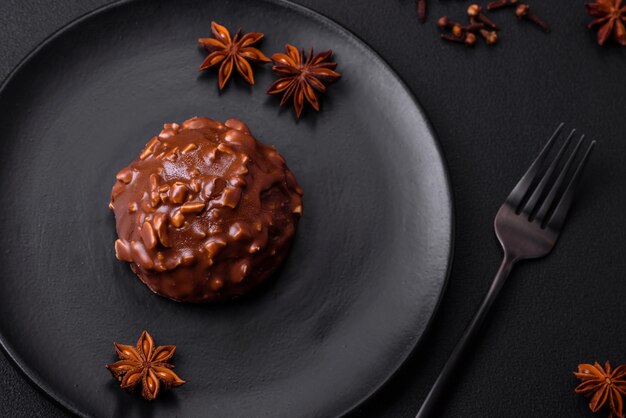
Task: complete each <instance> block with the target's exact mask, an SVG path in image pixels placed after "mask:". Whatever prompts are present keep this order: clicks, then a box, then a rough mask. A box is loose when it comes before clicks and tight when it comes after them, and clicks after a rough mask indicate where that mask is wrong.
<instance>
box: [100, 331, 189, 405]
mask: <svg viewBox="0 0 626 418" xmlns="http://www.w3.org/2000/svg"><path fill="white" fill-rule="evenodd" d="M113 345H115V352H116V353H117V355H118V356H119V357H120V358H121V360H120V361H118V362H116V363H113V364H108V365H107V366H106V368H107V369H109V371H110V372H111V374H112V375H113V377H115V378H116V379H117V380H119V381H120V382H121V384H120V386H121V387H122V389H128V390H133V389H134V388H135V386H137V385H138V384H139V383H140V382H141V386H142V392H141V394H142V395H143V397H144V398H146V399H147V400H149V401H151V400H153V399H154V398H156V397H157V395H158V394H159V388H160V387H161V385H163V386H164V387H166V388H171V387H176V386H180V385H182V384H184V383H185V381H184V380H183V379H181V378H180V377H178V375H177V374H176V373H174V372H173V371H172V370H171V369H173V368H174V366H172V365H171V364H169V363H168V361H169V360H170V359H171V358H172V357H173V356H174V352H175V351H176V346H173V345H164V346H160V347H155V346H154V340H153V339H152V337H151V336H150V334H148V332H147V331H144V332H142V333H141V337H139V340H138V341H137V346H136V347H133V346H132V345H124V344H118V343H113Z"/></svg>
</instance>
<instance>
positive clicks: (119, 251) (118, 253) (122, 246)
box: [115, 239, 133, 263]
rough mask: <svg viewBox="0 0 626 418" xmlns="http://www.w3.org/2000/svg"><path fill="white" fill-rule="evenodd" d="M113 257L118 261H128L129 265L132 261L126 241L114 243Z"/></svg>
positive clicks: (119, 240)
mask: <svg viewBox="0 0 626 418" xmlns="http://www.w3.org/2000/svg"><path fill="white" fill-rule="evenodd" d="M115 257H117V259H118V260H121V261H128V262H129V263H130V262H132V261H133V258H132V257H131V256H130V247H129V246H128V243H127V242H126V241H122V240H121V239H118V240H116V241H115Z"/></svg>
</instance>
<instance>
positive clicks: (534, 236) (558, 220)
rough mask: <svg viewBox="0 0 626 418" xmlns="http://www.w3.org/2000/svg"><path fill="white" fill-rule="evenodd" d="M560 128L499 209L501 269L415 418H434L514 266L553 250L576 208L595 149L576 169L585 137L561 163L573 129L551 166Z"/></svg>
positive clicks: (495, 224)
mask: <svg viewBox="0 0 626 418" xmlns="http://www.w3.org/2000/svg"><path fill="white" fill-rule="evenodd" d="M562 128H563V124H560V125H559V127H558V128H557V129H556V131H555V132H554V134H553V135H552V137H551V138H550V140H549V141H548V143H547V144H546V145H545V146H544V148H543V150H542V151H541V153H540V154H539V156H538V157H537V158H536V159H535V161H533V163H532V164H531V166H530V168H529V169H528V171H526V174H524V176H523V177H522V178H521V179H520V181H519V182H518V183H517V185H516V186H515V187H514V188H513V190H512V191H511V193H510V194H509V196H508V197H507V198H506V200H505V201H504V203H503V204H502V206H501V207H500V210H498V213H497V214H496V219H495V222H494V226H495V231H496V236H497V237H498V240H499V241H500V244H501V245H502V249H503V250H504V258H503V260H502V264H501V265H500V269H499V270H498V272H497V273H496V277H495V278H494V280H493V283H492V284H491V287H490V289H489V291H488V292H487V296H486V297H485V299H484V300H483V303H482V304H481V305H480V308H479V309H478V312H476V314H475V315H474V318H473V319H472V321H471V322H470V324H469V326H468V327H467V329H466V330H465V332H464V334H463V336H462V337H461V339H460V340H459V342H458V343H457V345H456V347H454V350H453V351H452V354H451V355H450V358H449V359H448V361H447V362H446V364H445V366H444V367H443V370H442V371H441V373H440V374H439V377H438V378H437V380H436V381H435V384H434V385H433V387H432V388H431V389H430V392H429V393H428V396H427V397H426V400H425V401H424V403H423V404H422V407H421V408H420V410H419V412H418V413H417V416H416V418H426V417H429V416H431V413H432V412H433V411H434V407H435V404H436V401H437V400H438V399H439V398H440V395H441V394H442V392H443V391H444V390H445V384H446V382H447V381H448V379H449V377H450V375H451V374H452V371H453V369H454V368H455V367H456V366H457V364H458V362H459V360H460V359H461V357H462V354H463V352H464V351H465V349H466V348H467V347H468V346H469V344H470V342H471V341H472V340H473V338H474V336H475V335H476V333H477V331H478V329H479V328H480V326H481V324H482V323H483V321H484V319H485V317H486V316H487V312H488V311H489V308H491V305H493V302H494V301H495V300H496V297H497V296H498V293H499V292H500V289H502V286H503V285H504V282H505V281H506V278H507V277H508V276H509V273H510V272H511V270H512V269H513V266H515V263H517V262H518V261H520V260H525V259H530V258H539V257H543V256H545V255H547V254H548V253H550V251H552V248H554V246H555V244H556V242H557V240H558V238H559V235H560V233H561V230H562V229H563V224H564V223H565V218H566V217H567V213H568V212H569V209H570V207H571V206H572V201H573V199H574V190H575V188H576V184H577V182H578V180H579V179H580V176H581V174H582V172H583V169H584V168H585V165H586V163H587V160H588V159H589V155H590V154H591V151H592V150H593V147H594V146H595V141H591V143H590V144H589V145H588V146H587V149H586V151H585V153H584V155H583V156H582V158H579V161H578V164H577V165H576V168H575V169H574V168H573V167H574V162H575V161H576V160H577V157H578V154H579V153H580V149H581V148H582V145H583V142H584V139H585V136H584V135H582V136H581V137H580V139H579V140H578V141H577V143H576V145H575V147H574V150H573V151H571V152H570V154H569V158H567V160H566V161H565V163H563V159H564V157H565V154H566V153H567V152H566V151H567V148H568V146H569V144H570V142H571V141H572V139H573V137H574V135H575V133H576V131H575V130H572V132H571V133H570V134H569V136H568V137H567V139H566V140H565V142H564V143H563V145H562V146H561V148H560V149H559V150H558V152H557V154H556V156H555V157H554V159H553V160H552V162H551V163H550V164H549V165H548V164H547V162H546V159H547V155H548V153H549V152H550V149H551V148H552V146H553V144H554V142H555V141H556V139H557V138H558V137H559V136H560V133H561V130H562Z"/></svg>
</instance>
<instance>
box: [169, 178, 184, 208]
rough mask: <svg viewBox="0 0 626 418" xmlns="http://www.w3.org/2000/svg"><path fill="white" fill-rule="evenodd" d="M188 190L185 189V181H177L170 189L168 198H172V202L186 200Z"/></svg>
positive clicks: (178, 202) (179, 202)
mask: <svg viewBox="0 0 626 418" xmlns="http://www.w3.org/2000/svg"><path fill="white" fill-rule="evenodd" d="M188 191H189V189H187V185H185V183H181V182H180V181H177V182H176V183H174V185H173V186H172V188H171V189H170V199H172V202H174V203H177V204H181V203H183V202H184V201H185V200H187V192H188Z"/></svg>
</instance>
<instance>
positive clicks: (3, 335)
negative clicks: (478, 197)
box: [0, 0, 452, 417]
mask: <svg viewBox="0 0 626 418" xmlns="http://www.w3.org/2000/svg"><path fill="white" fill-rule="evenodd" d="M211 20H216V21H218V22H220V23H222V24H224V25H226V26H228V27H231V28H237V27H241V28H243V29H244V30H246V31H260V32H264V33H265V34H266V39H265V40H264V43H263V44H262V48H263V50H264V51H266V52H267V53H268V54H269V53H272V52H275V51H278V50H280V49H282V47H283V45H284V44H285V43H286V42H290V43H293V44H295V45H298V46H301V47H305V48H309V47H315V49H316V50H320V51H321V50H325V49H333V50H334V51H335V55H334V56H335V58H336V61H337V62H338V63H339V70H340V71H341V72H342V73H343V75H344V77H343V78H342V80H341V81H340V82H339V83H337V84H336V85H333V86H332V87H330V89H329V90H330V91H329V93H330V94H329V95H328V97H327V98H325V99H324V102H323V109H322V111H321V112H320V113H319V114H316V113H315V112H307V113H306V114H305V115H304V117H303V119H302V120H301V121H300V122H297V121H296V120H295V118H294V116H293V112H292V109H290V108H287V109H284V110H279V108H278V100H277V99H276V98H273V97H269V96H267V95H266V94H265V89H266V88H267V86H268V85H269V84H270V83H271V81H272V80H273V76H272V74H271V71H270V68H269V66H267V67H264V68H258V69H257V71H256V78H257V85H256V86H255V87H254V88H251V87H250V86H248V85H246V84H245V83H244V82H242V81H241V79H239V78H235V80H234V82H232V83H231V84H230V85H229V87H228V88H227V89H226V90H225V91H224V92H223V93H222V94H219V93H218V91H217V87H216V85H217V79H216V78H217V77H216V74H215V73H214V72H213V73H210V74H199V73H198V71H197V67H198V66H199V64H200V63H201V62H202V59H203V57H204V56H205V52H204V51H201V50H200V49H198V47H197V46H196V39H197V38H198V37H204V36H209V34H210V22H211ZM194 115H206V116H210V117H212V118H215V119H219V120H225V119H227V118H230V117H237V118H241V119H243V120H244V121H246V122H247V123H248V124H249V126H250V128H251V129H252V131H253V133H254V134H255V136H256V137H258V138H259V139H261V140H262V141H264V142H266V143H270V144H275V145H276V147H277V148H278V150H279V151H280V152H281V153H282V154H283V155H284V156H285V157H286V159H287V162H288V164H289V166H290V167H291V169H292V170H293V171H294V173H295V174H296V177H297V178H298V180H299V181H300V184H301V185H302V187H303V188H304V190H305V200H304V204H305V212H304V217H303V219H302V222H301V223H300V227H299V230H298V233H297V239H296V241H295V243H294V247H293V250H292V252H291V254H290V256H289V258H288V260H287V262H286V264H285V266H284V268H283V269H282V270H281V271H280V272H279V273H278V274H277V275H276V277H275V278H274V280H272V282H271V283H270V284H269V285H268V286H266V287H265V288H263V289H261V290H260V291H259V292H257V293H256V294H255V295H253V296H252V297H248V298H245V299H243V300H240V301H237V302H234V303H227V304H222V305H206V306H201V305H189V304H180V303H176V302H172V301H170V300H168V299H165V298H162V297H159V296H157V295H155V294H153V293H151V292H150V291H149V290H148V289H147V288H146V287H145V286H144V285H143V284H142V283H141V282H140V281H139V280H138V279H137V278H136V277H135V276H134V275H133V273H132V272H131V271H130V269H129V267H128V265H127V264H125V263H121V262H119V261H117V260H116V259H115V256H114V251H113V242H114V240H115V229H114V220H113V216H112V214H111V212H110V211H109V209H108V208H107V204H108V200H109V193H110V189H111V185H112V184H113V182H114V175H115V173H116V172H117V171H118V170H119V169H120V168H121V167H123V166H125V165H126V164H127V163H128V162H129V161H130V160H131V159H133V158H134V157H135V155H137V153H138V152H139V150H140V149H141V148H142V146H143V145H144V144H145V142H146V141H147V140H148V139H149V138H150V137H151V136H152V135H154V134H155V133H157V132H159V130H160V128H161V124H162V123H165V122H180V121H183V120H185V119H186V118H189V117H191V116H194ZM0 124H1V126H2V137H1V139H0V191H1V192H0V207H1V208H2V215H1V221H0V237H1V238H0V248H1V251H0V277H1V280H0V310H1V315H0V339H1V342H2V345H3V346H4V348H5V350H6V351H7V352H8V353H9V355H10V357H12V358H13V359H14V360H15V362H16V363H17V364H18V365H19V367H20V368H21V369H22V370H23V371H24V372H25V373H26V374H27V375H28V376H29V377H30V378H31V379H32V380H33V381H34V382H35V383H36V384H37V385H38V386H40V387H41V388H42V389H43V390H44V391H45V392H47V393H48V394H50V395H51V396H52V397H53V398H55V399H56V400H58V401H59V402H60V403H61V404H63V405H64V406H65V407H67V408H68V409H70V410H71V411H73V412H75V413H77V414H80V415H87V416H127V415H128V416H134V415H140V416H145V414H146V413H148V414H152V415H154V416H181V417H191V416H216V417H233V416H242V417H243V416H245V417H251V416H255V417H259V416H267V417H313V416H319V417H329V416H336V415H340V414H342V413H344V412H346V411H348V410H350V409H351V408H353V407H354V406H355V405H357V404H358V403H359V402H360V401H362V400H364V399H365V398H367V397H368V396H369V395H370V394H372V393H373V392H374V391H375V390H376V389H377V388H379V387H380V386H381V385H382V384H383V383H384V382H385V381H386V380H387V379H388V378H389V377H390V375H391V374H392V373H393V372H394V371H395V370H397V368H398V367H399V366H400V365H401V364H402V362H403V361H404V360H405V359H406V357H407V356H408V354H409V353H410V352H411V350H412V349H413V347H414V346H415V344H416V343H417V341H418V340H419V338H420V336H421V335H422V334H423V332H424V329H425V327H426V325H427V323H428V322H429V320H430V318H431V316H432V314H433V312H434V310H435V307H436V305H437V301H438V299H439V296H440V294H441V292H442V289H443V286H444V283H445V279H446V274H447V270H448V264H449V260H450V253H451V236H452V223H451V218H452V209H451V197H450V189H449V187H448V182H447V177H446V172H445V168H444V164H443V161H442V157H441V154H440V151H439V149H438V147H437V144H436V141H435V138H434V136H433V132H432V130H431V128H430V127H429V125H428V122H427V121H426V118H425V116H424V114H423V112H422V110H421V109H420V107H419V106H418V104H417V103H416V101H415V99H414V98H413V96H412V95H411V93H410V92H409V91H408V90H407V88H406V87H405V86H404V85H403V84H402V82H401V81H400V80H399V79H398V78H397V76H396V75H395V74H394V73H393V72H392V70H391V69H390V68H389V67H388V66H387V65H386V64H385V63H384V62H383V61H382V60H381V59H380V58H379V57H378V56H377V55H376V54H375V53H373V52H372V51H371V50H370V49H369V48H368V47H367V46H365V45H364V44H363V43H362V42H360V41H359V40H358V39H356V38H355V37H354V36H353V35H351V34H350V33H348V32H347V31H345V30H344V29H342V28H341V27H339V26H338V25H336V24H334V23H333V22H331V21H329V20H328V19H326V18H324V17H322V16H320V15H318V14H316V13H314V12H311V11H309V10H306V9H304V8H301V7H298V6H294V5H291V4H288V3H283V2H275V1H258V0H243V1H236V2H235V1H228V2H225V1H218V0H215V1H207V0H187V1H176V2H172V1H169V2H165V1H164V2H158V1H148V0H146V1H129V2H123V3H119V4H116V5H113V6H109V7H105V8H104V9H100V10H98V11H96V12H94V13H91V14H89V15H87V16H85V17H83V18H81V19H79V20H78V21H76V22H74V23H73V24H71V25H69V26H68V27H66V28H64V29H63V30H61V31H60V32H58V33H57V34H55V35H54V36H52V37H51V38H50V39H49V40H48V41H47V42H45V43H44V44H43V45H41V47H39V48H38V49H37V50H36V51H34V52H33V53H32V54H30V55H29V57H28V58H27V59H26V60H25V61H24V62H22V64H21V65H20V66H19V67H18V68H17V69H16V70H15V71H14V72H13V74H12V75H11V77H10V78H9V79H8V80H7V82H6V83H5V84H4V86H3V87H2V90H1V91H0ZM143 329H147V330H149V332H150V333H151V334H152V335H153V336H154V337H155V339H156V342H157V344H176V345H177V346H178V351H177V354H176V357H175V359H174V360H175V361H174V363H175V365H176V370H177V371H178V372H179V374H180V376H182V377H183V378H184V379H186V380H188V383H187V384H186V385H185V386H182V387H181V388H178V389H176V390H174V391H169V392H166V393H165V394H164V396H162V397H161V398H159V399H158V400H156V401H155V402H152V403H148V402H146V401H144V400H142V399H141V398H140V397H139V396H132V395H129V394H127V393H124V392H123V391H121V390H120V389H119V388H118V387H117V382H115V381H113V379H112V378H111V376H110V375H109V373H108V371H107V370H106V369H105V368H104V364H106V363H110V362H113V361H114V360H115V355H114V352H113V345H112V341H114V340H115V341H119V342H123V343H129V344H130V343H134V342H135V341H136V339H137V338H138V336H139V334H140V333H141V331H142V330H143ZM415 373H419V370H415Z"/></svg>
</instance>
